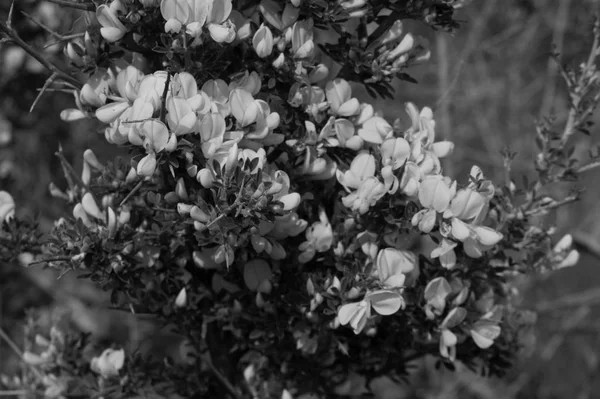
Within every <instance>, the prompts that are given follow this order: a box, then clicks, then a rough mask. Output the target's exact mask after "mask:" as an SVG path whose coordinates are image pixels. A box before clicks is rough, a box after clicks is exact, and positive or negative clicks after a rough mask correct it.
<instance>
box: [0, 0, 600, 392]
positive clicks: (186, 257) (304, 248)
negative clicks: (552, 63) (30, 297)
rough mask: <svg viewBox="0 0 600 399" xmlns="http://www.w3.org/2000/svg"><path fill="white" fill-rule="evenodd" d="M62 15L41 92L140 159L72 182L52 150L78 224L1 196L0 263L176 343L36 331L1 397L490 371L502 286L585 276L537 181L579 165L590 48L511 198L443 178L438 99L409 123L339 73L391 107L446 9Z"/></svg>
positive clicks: (347, 4) (177, 6)
mask: <svg viewBox="0 0 600 399" xmlns="http://www.w3.org/2000/svg"><path fill="white" fill-rule="evenodd" d="M60 3H62V4H63V5H67V6H69V5H70V6H71V7H75V8H80V9H83V10H86V11H91V12H93V13H94V15H95V18H90V21H91V22H90V23H89V24H88V25H87V30H86V31H85V32H83V34H82V35H80V37H78V38H76V39H73V40H70V41H68V42H66V44H65V47H64V54H65V56H66V57H67V58H68V60H69V62H70V67H71V71H73V72H74V73H70V72H71V71H69V72H64V71H62V70H59V69H57V67H56V66H55V65H54V64H52V62H51V61H46V64H45V65H46V66H48V67H49V69H50V70H51V71H52V76H51V78H50V79H49V83H48V85H51V84H54V83H60V84H62V85H63V87H67V88H68V89H69V90H71V91H72V92H73V93H74V97H75V105H74V107H73V108H71V109H66V110H64V111H63V112H62V114H61V117H62V118H63V119H64V120H67V121H75V120H78V119H82V118H93V119H94V118H95V119H97V120H98V121H99V123H101V124H102V131H103V134H104V137H105V138H106V140H107V141H108V142H110V143H112V144H114V145H116V146H125V147H127V148H128V149H129V150H130V154H131V157H130V159H120V158H117V159H111V160H99V159H98V158H97V157H96V155H95V154H94V152H93V150H92V149H88V150H86V151H85V152H84V153H83V155H82V156H83V168H82V170H81V171H80V172H76V171H75V169H74V168H73V167H72V166H71V165H70V164H69V163H68V162H67V161H66V159H65V158H64V157H63V156H62V155H61V153H60V152H59V156H60V158H61V163H62V165H63V167H64V170H65V174H66V179H67V182H68V186H67V187H62V188H59V187H57V186H56V185H52V186H51V192H52V194H53V195H54V196H55V197H57V198H61V199H63V200H65V201H67V202H68V203H69V204H70V205H71V206H72V215H69V216H66V217H64V218H61V219H60V220H58V221H56V223H55V224H54V227H53V229H52V231H51V233H50V234H49V235H48V236H42V234H41V233H40V232H39V231H38V228H37V226H36V225H35V223H33V222H31V221H27V220H22V219H19V218H18V217H14V216H13V214H14V212H15V204H14V201H13V200H12V197H11V196H10V194H8V193H6V192H4V191H2V192H0V218H1V219H2V220H3V221H4V223H3V225H2V226H3V227H2V231H1V236H0V239H1V241H0V242H2V247H1V251H0V258H1V259H2V260H3V261H4V262H10V261H14V260H16V259H19V260H20V261H21V262H23V261H24V259H28V258H29V261H28V262H31V263H44V264H46V265H47V266H49V267H52V268H55V269H58V270H60V271H61V272H62V273H67V272H69V271H79V272H81V273H82V274H83V276H85V277H87V278H89V279H91V280H92V281H94V282H95V283H96V284H97V285H98V286H99V287H101V288H102V289H104V290H106V291H110V292H111V299H112V305H113V306H114V307H115V308H117V309H120V310H121V311H123V312H131V313H135V314H136V315H144V316H147V317H152V318H154V319H156V320H157V321H158V322H159V323H160V324H162V325H164V326H167V327H168V328H170V329H172V330H173V331H174V333H175V336H177V337H178V344H177V348H178V349H177V353H171V354H170V358H168V359H167V358H162V357H160V356H157V355H156V354H154V353H152V352H147V351H146V352H145V351H143V350H141V349H140V348H125V347H121V346H118V345H113V346H104V347H102V348H100V349H98V348H97V347H96V346H94V343H93V339H92V338H90V337H89V336H87V335H84V334H80V333H78V332H76V331H72V330H69V329H66V328H62V329H61V328H59V327H54V328H53V329H52V330H51V331H50V332H47V331H41V330H40V329H39V328H36V327H35V326H34V327H32V328H31V329H30V330H31V331H29V335H31V336H30V337H29V338H30V340H31V342H32V345H31V350H28V351H27V352H25V353H24V354H23V359H24V361H25V362H26V363H27V364H28V365H29V366H30V367H29V368H28V369H27V371H26V373H28V375H26V376H22V377H20V378H16V379H14V380H13V381H12V382H10V381H9V382H7V383H6V384H7V385H11V388H14V389H17V388H23V387H26V388H27V389H32V390H34V391H43V392H44V395H45V396H47V397H68V396H71V395H78V396H83V397H92V396H93V397H146V396H148V395H154V396H155V397H204V396H207V397H226V396H227V395H228V396H230V397H256V398H263V397H264V398H270V397H276V398H291V397H298V398H312V397H332V396H334V395H339V396H350V395H360V394H362V393H367V392H368V391H369V382H370V381H371V380H373V379H375V378H378V377H382V376H389V377H392V378H398V377H401V376H403V375H405V374H406V373H407V368H408V366H409V363H410V361H411V360H414V359H416V358H418V357H421V356H425V355H432V356H436V357H437V358H438V359H439V363H440V364H441V365H444V366H446V367H448V368H453V364H454V362H457V361H461V362H463V363H465V364H467V365H469V366H471V367H473V368H479V369H481V370H483V371H484V372H485V373H488V374H490V375H502V374H503V372H504V371H505V370H506V369H507V368H508V367H509V366H510V364H511V360H512V359H513V357H514V356H515V355H516V353H517V351H518V349H519V342H518V340H517V337H518V329H519V327H520V326H519V324H518V323H517V322H513V320H514V319H516V318H515V317H514V316H515V314H518V312H519V310H518V309H516V308H515V307H514V304H513V296H514V295H516V293H515V290H514V289H513V287H512V286H511V284H510V281H511V278H512V277H513V276H514V275H516V274H518V273H522V272H525V271H528V270H531V271H537V272H539V271H547V270H552V269H556V268H559V267H566V266H571V265H573V264H575V263H576V262H577V257H578V254H577V252H576V251H574V250H572V249H571V242H570V238H569V236H567V237H566V238H564V239H562V240H560V241H559V242H558V243H557V244H556V245H554V246H553V245H552V232H553V230H552V229H548V228H542V227H540V226H538V225H536V224H535V219H534V217H535V216H536V215H540V214H543V213H545V212H547V211H548V210H550V209H553V208H556V207H558V206H560V205H562V204H565V203H567V202H570V201H573V200H575V199H576V196H575V195H573V196H569V197H568V198H565V199H559V200H555V199H552V198H550V197H548V196H546V195H545V194H543V193H544V192H543V188H544V187H545V186H546V185H547V184H549V183H552V182H556V181H568V180H572V179H573V178H574V177H576V176H577V174H578V173H580V172H582V171H583V170H581V168H585V167H586V166H585V165H584V166H582V167H578V165H577V164H576V162H575V161H574V160H573V159H572V158H571V156H572V153H570V152H569V149H568V147H567V141H568V139H569V137H570V136H571V135H572V134H573V132H574V131H575V130H578V129H583V128H585V127H587V126H588V125H587V124H586V121H587V118H588V117H589V116H590V114H591V111H592V110H593V108H594V107H595V105H596V102H597V101H598V98H599V97H600V96H599V95H598V87H597V76H598V74H597V72H596V71H595V69H594V65H593V60H594V57H591V60H592V61H590V62H589V63H588V64H587V65H584V66H582V68H581V69H580V70H578V71H571V72H569V74H568V76H569V79H570V80H569V81H570V82H571V89H572V90H571V92H572V93H577V94H576V95H577V96H578V97H576V98H572V103H573V111H572V114H571V115H570V119H569V124H568V126H567V128H566V130H565V134H564V135H563V136H559V135H558V136H557V134H556V133H554V132H552V130H551V126H540V129H539V132H538V143H539V146H540V154H539V156H538V158H537V159H536V168H537V171H538V172H539V178H538V179H537V180H536V181H535V182H534V183H532V184H529V183H526V184H525V186H524V187H522V188H521V189H517V188H516V186H515V183H514V182H513V181H512V180H511V176H510V173H509V171H508V172H507V176H508V179H507V181H506V182H505V184H504V185H502V184H500V185H495V184H494V183H492V182H491V181H490V180H487V179H486V178H485V176H484V175H483V172H482V170H481V169H480V168H479V167H477V166H473V167H472V169H471V171H470V174H469V175H468V176H463V177H462V178H460V179H458V180H453V179H452V178H451V177H449V176H446V175H444V173H443V168H442V164H441V161H440V160H441V159H443V158H446V157H450V156H451V153H452V150H453V144H452V143H451V142H448V141H444V140H440V139H439V137H437V135H439V134H437V133H438V132H436V124H435V118H434V113H433V111H432V109H430V108H428V107H424V108H422V109H418V108H417V107H416V106H415V105H414V104H412V103H408V104H406V105H405V107H404V110H401V111H402V112H405V113H406V114H407V115H408V120H409V121H410V122H409V123H408V124H405V123H402V122H401V121H400V119H397V120H395V121H392V120H390V119H386V117H387V118H389V117H393V116H391V115H387V116H386V115H383V114H382V113H381V112H379V111H378V110H377V109H375V108H374V107H373V106H372V105H371V104H369V103H368V102H363V101H360V100H359V99H358V98H357V97H354V96H353V87H356V86H354V85H353V84H351V83H353V82H354V83H360V84H362V85H363V86H364V87H365V88H366V90H367V92H369V93H370V94H372V95H379V96H382V97H391V93H392V86H391V82H392V79H394V78H400V79H403V80H407V81H412V80H413V79H412V78H411V77H410V76H409V75H408V72H409V68H411V67H415V66H416V65H418V64H419V63H422V62H425V61H427V59H428V58H429V55H430V52H429V49H428V44H427V42H426V41H425V40H424V39H422V38H419V37H417V36H415V35H413V34H411V33H409V32H405V31H404V29H403V23H402V20H403V19H416V20H419V21H422V22H424V23H426V24H428V25H430V26H432V27H434V28H436V29H444V30H448V31H451V30H453V29H456V28H457V27H458V25H457V24H456V22H454V21H453V20H452V12H453V9H454V8H455V7H458V6H460V5H461V4H460V3H461V2H460V1H449V0H445V1H444V0H428V1H417V0H406V1H377V2H375V1H372V2H367V1H364V0H346V1H342V0H329V1H325V0H290V1H281V2H277V1H274V0H260V1H259V0H238V1H232V0H222V1H217V0H112V1H108V2H99V1H95V2H93V3H92V2H74V1H73V2H69V1H61V2H60ZM9 22H10V21H9ZM0 30H1V31H2V32H3V33H4V34H5V35H6V36H7V37H8V38H9V39H11V40H13V41H14V42H16V43H17V44H19V45H21V46H25V47H26V48H27V49H29V50H32V49H31V47H29V46H28V45H27V43H24V42H23V41H22V40H20V39H19V38H18V35H17V34H16V32H15V31H14V30H12V28H11V27H10V23H9V24H6V23H4V22H2V24H1V25H0ZM596 47H597V45H596ZM593 51H595V52H596V53H597V48H594V50H593ZM42 92H43V91H42ZM396 116H397V115H396ZM441 133H442V134H443V132H441ZM436 134H437V135H436ZM506 156H507V161H506V165H507V169H508V167H509V165H510V159H511V157H512V156H513V154H509V153H507V154H506ZM586 170H587V169H586ZM17 205H18V204H17ZM17 208H18V206H17ZM17 214H18V212H17Z"/></svg>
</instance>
